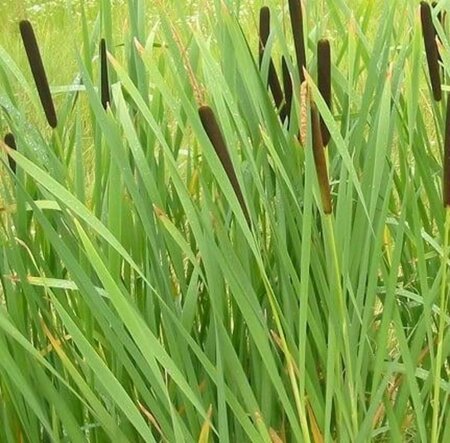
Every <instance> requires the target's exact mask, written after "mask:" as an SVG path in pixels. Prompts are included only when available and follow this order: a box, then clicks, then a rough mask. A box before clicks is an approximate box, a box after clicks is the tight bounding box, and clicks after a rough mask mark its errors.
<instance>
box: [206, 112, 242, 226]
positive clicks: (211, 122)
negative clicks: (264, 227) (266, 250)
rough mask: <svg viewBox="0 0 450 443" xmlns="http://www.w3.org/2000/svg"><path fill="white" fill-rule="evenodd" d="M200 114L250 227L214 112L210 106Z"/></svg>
mask: <svg viewBox="0 0 450 443" xmlns="http://www.w3.org/2000/svg"><path fill="white" fill-rule="evenodd" d="M198 114H199V116H200V120H201V122H202V125H203V128H204V130H205V132H206V134H207V135H208V138H209V140H210V142H211V144H212V145H213V147H214V150H215V151H216V154H217V156H218V157H219V160H220V162H221V163H222V166H223V168H224V169H225V172H226V174H227V176H228V179H229V180H230V183H231V185H232V186H233V189H234V192H235V193H236V197H237V199H238V201H239V204H240V205H241V208H242V211H243V212H244V215H245V218H246V220H247V223H248V224H249V225H250V215H249V213H248V210H247V206H246V204H245V201H244V197H243V195H242V191H241V187H240V185H239V182H238V179H237V176H236V172H235V170H234V167H233V163H232V162H231V157H230V154H229V152H228V149H227V146H226V144H225V140H224V138H223V135H222V131H221V130H220V127H219V124H218V122H217V119H216V116H215V114H214V111H213V110H212V109H211V108H210V107H209V106H201V107H200V108H199V110H198Z"/></svg>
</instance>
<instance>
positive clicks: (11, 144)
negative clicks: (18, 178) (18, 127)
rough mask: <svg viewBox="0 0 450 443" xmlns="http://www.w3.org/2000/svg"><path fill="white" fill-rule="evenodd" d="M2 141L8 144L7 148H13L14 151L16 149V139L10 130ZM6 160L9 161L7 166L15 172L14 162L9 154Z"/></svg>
mask: <svg viewBox="0 0 450 443" xmlns="http://www.w3.org/2000/svg"><path fill="white" fill-rule="evenodd" d="M3 141H4V142H5V145H6V146H8V147H9V148H11V149H14V150H15V151H16V150H17V145H16V139H15V138H14V135H13V134H11V133H10V132H9V133H8V134H6V135H5V137H4V139H3ZM8 162H9V167H10V168H11V170H12V171H13V172H14V174H15V173H16V162H15V161H14V160H13V159H12V158H11V157H10V156H9V155H8Z"/></svg>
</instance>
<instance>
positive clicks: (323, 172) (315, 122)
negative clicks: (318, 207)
mask: <svg viewBox="0 0 450 443" xmlns="http://www.w3.org/2000/svg"><path fill="white" fill-rule="evenodd" d="M311 129H312V144H313V155H314V163H315V165H316V171H317V179H318V181H319V188H320V195H321V198H322V206H323V212H324V213H325V214H331V212H332V211H333V209H332V204H331V190H330V181H329V179H328V169H327V162H326V159H325V150H324V148H323V142H322V133H321V131H320V117H319V111H318V110H317V106H316V104H315V103H314V102H311Z"/></svg>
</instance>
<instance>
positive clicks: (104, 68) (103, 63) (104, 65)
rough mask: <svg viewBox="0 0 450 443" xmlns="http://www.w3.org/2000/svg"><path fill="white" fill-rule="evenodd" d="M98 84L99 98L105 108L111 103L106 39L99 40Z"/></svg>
mask: <svg viewBox="0 0 450 443" xmlns="http://www.w3.org/2000/svg"><path fill="white" fill-rule="evenodd" d="M100 85H101V100H102V105H103V108H105V109H107V108H108V106H110V105H111V94H110V89H109V76H108V57H107V53H106V40H105V39H104V38H102V39H101V40H100Z"/></svg>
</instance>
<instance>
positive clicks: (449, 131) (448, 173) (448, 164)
mask: <svg viewBox="0 0 450 443" xmlns="http://www.w3.org/2000/svg"><path fill="white" fill-rule="evenodd" d="M449 102H450V99H447V115H446V119H445V133H444V159H443V180H442V197H443V203H444V207H445V208H450V103H449Z"/></svg>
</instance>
